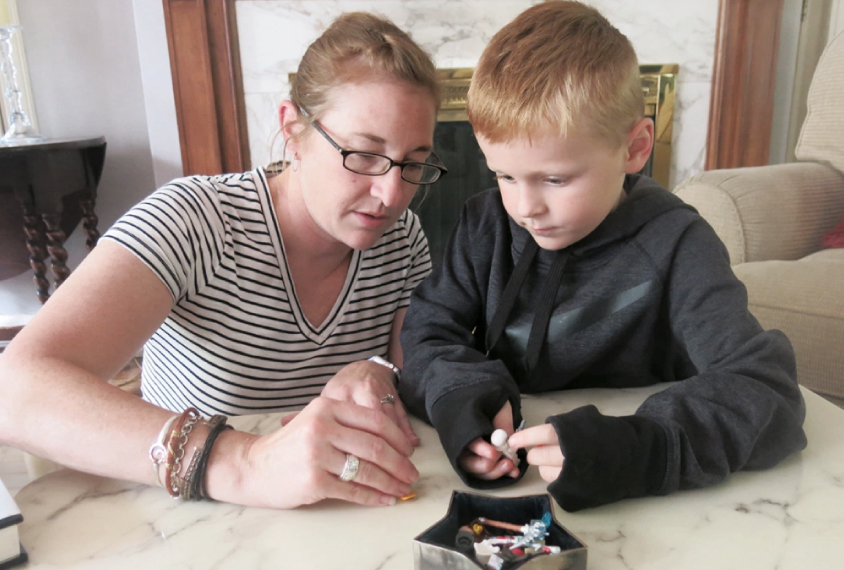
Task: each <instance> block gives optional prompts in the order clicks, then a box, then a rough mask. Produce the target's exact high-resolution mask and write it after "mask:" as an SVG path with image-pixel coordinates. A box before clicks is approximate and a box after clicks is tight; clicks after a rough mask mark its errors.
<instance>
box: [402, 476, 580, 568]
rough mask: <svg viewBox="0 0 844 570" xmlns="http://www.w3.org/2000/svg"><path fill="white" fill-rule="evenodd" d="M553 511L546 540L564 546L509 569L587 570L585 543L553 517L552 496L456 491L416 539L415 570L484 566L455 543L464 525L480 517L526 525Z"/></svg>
mask: <svg viewBox="0 0 844 570" xmlns="http://www.w3.org/2000/svg"><path fill="white" fill-rule="evenodd" d="M545 513H551V527H550V528H549V529H548V536H547V537H546V539H545V543H546V544H548V545H555V546H559V547H560V548H561V551H560V552H559V553H556V554H543V555H538V556H533V557H530V558H527V559H526V560H523V561H514V562H510V563H508V564H507V565H505V566H504V568H505V569H506V570H511V569H513V570H515V569H516V568H518V569H519V570H586V546H584V544H583V543H582V542H580V540H578V539H577V538H576V537H575V536H574V535H572V534H571V533H570V532H569V531H567V530H566V529H565V528H564V527H563V526H561V525H560V523H559V522H557V519H556V518H554V516H553V515H554V509H553V503H552V501H551V497H550V496H549V495H547V494H545V495H528V496H525V497H506V498H505V497H493V496H489V495H478V494H474V493H464V492H462V491H454V492H453V493H452V495H451V503H450V504H449V507H448V513H446V515H445V518H443V519H442V520H440V521H439V522H438V523H437V524H435V525H434V526H432V527H430V528H429V529H427V530H426V531H425V532H423V533H422V534H420V535H419V536H417V537H416V538H414V539H413V562H414V568H415V569H416V570H443V569H449V570H478V568H481V569H484V568H485V567H484V566H482V565H481V564H480V562H478V561H477V560H475V558H474V556H473V554H472V553H464V552H462V551H460V550H459V549H457V547H456V546H455V545H454V539H455V537H456V536H457V531H458V530H459V529H460V527H461V526H463V525H467V524H469V523H470V522H471V521H473V520H474V519H476V518H478V517H486V518H488V519H494V520H499V521H504V522H509V523H513V524H519V525H522V524H525V523H527V522H528V521H530V520H532V519H541V518H542V516H543V515H544V514H545Z"/></svg>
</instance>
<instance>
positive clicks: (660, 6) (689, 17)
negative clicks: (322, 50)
mask: <svg viewBox="0 0 844 570" xmlns="http://www.w3.org/2000/svg"><path fill="white" fill-rule="evenodd" d="M587 3H589V4H591V5H593V6H595V7H596V8H597V9H598V10H600V11H601V12H602V13H603V14H604V15H605V16H606V17H607V18H608V19H609V20H610V21H611V22H612V23H613V24H614V25H615V26H616V27H618V28H619V29H620V30H621V31H622V32H623V33H624V34H626V35H627V36H628V37H629V38H630V41H631V42H632V43H633V46H634V47H635V49H636V52H637V53H638V55H639V61H640V62H641V63H678V64H679V65H680V72H679V74H678V76H677V87H676V89H677V91H676V93H677V99H676V103H675V105H676V107H675V121H674V136H673V143H672V152H673V159H672V166H671V181H672V182H671V185H672V186H673V185H674V184H676V183H678V182H680V181H682V180H683V179H685V178H687V177H688V176H690V175H692V174H696V173H698V172H700V171H702V170H703V160H704V151H705V147H706V131H707V121H708V118H709V98H710V88H711V83H712V65H713V61H714V52H715V29H716V19H717V14H718V2H717V0H701V1H699V2H677V1H676V0H639V1H638V2H620V1H619V0H591V1H589V2H587ZM533 4H536V1H535V0H461V1H460V2H454V1H453V0H239V1H238V2H237V3H236V9H237V25H238V30H239V36H240V54H241V64H242V70H243V85H244V94H245V98H246V112H247V125H248V130H249V145H250V151H251V154H252V162H253V164H255V165H258V164H266V163H268V162H270V161H271V159H272V160H278V159H279V157H280V152H281V146H280V143H278V141H275V143H276V144H273V141H274V138H275V134H276V132H277V130H278V129H277V123H276V116H277V115H276V108H277V106H278V103H279V102H280V101H281V100H282V99H284V98H285V97H287V94H288V92H289V84H288V82H287V74H288V73H290V72H293V71H296V68H297V66H298V64H299V60H300V59H301V57H302V54H304V52H305V49H306V48H307V46H308V44H310V42H312V41H313V40H314V39H316V37H317V36H319V34H320V33H321V32H322V30H324V29H325V28H326V27H327V26H328V25H329V24H330V23H331V21H332V20H333V19H334V18H335V17H336V16H337V15H339V14H340V13H342V12H349V11H355V10H366V11H372V12H376V13H379V14H381V15H384V16H387V17H388V18H390V19H391V20H392V21H393V22H395V23H396V24H397V25H398V26H399V27H401V28H402V29H404V30H407V31H408V32H410V34H411V36H413V38H414V39H415V40H416V41H417V42H419V43H420V44H421V45H422V46H423V47H424V48H425V49H426V50H428V52H429V53H431V55H432V56H433V58H434V61H435V63H436V64H437V66H438V67H474V66H475V64H476V63H477V61H478V58H479V57H480V55H481V52H482V51H483V48H484V46H485V45H486V44H487V43H488V42H489V40H490V38H491V37H492V35H493V34H494V33H495V32H497V31H498V30H499V29H500V28H501V27H503V26H504V25H505V24H507V23H508V22H509V21H510V20H512V19H513V18H515V17H516V16H517V15H518V14H519V13H521V12H522V11H524V10H525V9H526V8H528V7H529V6H531V5H533Z"/></svg>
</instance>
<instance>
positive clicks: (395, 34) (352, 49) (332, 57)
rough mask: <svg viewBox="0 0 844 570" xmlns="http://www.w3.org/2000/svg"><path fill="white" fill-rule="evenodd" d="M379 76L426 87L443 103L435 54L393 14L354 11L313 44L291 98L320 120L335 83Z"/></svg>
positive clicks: (344, 16)
mask: <svg viewBox="0 0 844 570" xmlns="http://www.w3.org/2000/svg"><path fill="white" fill-rule="evenodd" d="M378 77H381V78H388V79H393V80H397V81H403V82H407V83H409V84H411V85H415V86H417V87H421V88H422V89H424V90H426V91H428V92H429V93H430V94H431V98H432V100H433V103H434V106H435V108H436V109H439V106H440V88H439V81H438V79H437V71H436V68H435V67H434V63H433V62H432V61H431V56H429V55H428V54H427V53H426V52H425V50H423V49H422V48H421V47H419V45H418V44H417V43H416V42H414V41H413V40H412V39H411V38H410V36H408V35H407V34H406V33H405V32H403V31H402V30H401V29H399V28H398V27H397V26H396V25H395V24H393V23H392V22H390V21H389V20H387V19H385V18H380V17H378V16H375V15H374V14H369V13H366V12H350V13H347V14H343V15H341V16H340V17H338V18H337V19H336V20H334V22H333V23H332V24H331V25H330V26H329V27H328V29H326V30H325V32H323V33H322V35H321V36H320V37H319V38H317V39H316V40H315V41H314V42H313V43H312V44H311V45H310V46H309V47H308V49H307V51H306V52H305V55H304V56H303V57H302V61H301V62H300V63H299V69H298V70H297V72H296V78H295V79H294V81H293V85H292V87H291V89H290V100H291V101H293V103H295V104H296V105H297V106H298V107H299V108H300V109H302V110H304V111H306V112H307V113H308V115H309V116H310V118H311V119H312V120H319V119H320V117H321V116H322V115H323V114H324V113H325V110H326V108H327V107H328V105H329V104H330V95H331V91H332V89H334V88H335V87H337V86H338V85H342V84H344V83H359V82H365V81H368V80H371V79H373V78H378Z"/></svg>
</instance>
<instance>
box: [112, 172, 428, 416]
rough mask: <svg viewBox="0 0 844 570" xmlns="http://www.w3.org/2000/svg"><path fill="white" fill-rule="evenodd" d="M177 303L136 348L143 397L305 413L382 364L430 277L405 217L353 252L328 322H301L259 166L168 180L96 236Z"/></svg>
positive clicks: (415, 226)
mask: <svg viewBox="0 0 844 570" xmlns="http://www.w3.org/2000/svg"><path fill="white" fill-rule="evenodd" d="M103 238H104V239H110V240H113V241H115V242H117V243H120V244H121V245H123V246H124V247H125V248H127V249H128V250H129V251H131V252H132V253H133V254H135V255H136V256H137V257H138V258H139V259H140V260H141V261H142V262H143V263H145V264H146V265H147V266H148V267H149V268H150V269H152V271H154V272H155V274H156V275H158V277H159V278H160V279H161V281H162V282H163V283H164V284H165V286H166V287H167V288H168V289H169V290H170V293H171V295H172V296H173V301H174V306H173V309H172V310H171V312H170V315H169V316H168V317H167V319H166V320H165V321H164V323H163V324H162V325H161V327H160V328H159V329H158V330H157V331H156V332H155V334H153V336H152V337H151V338H150V339H149V341H147V343H146V345H145V346H144V365H143V376H142V392H143V396H144V399H146V400H148V401H150V402H152V403H154V404H157V405H159V406H162V407H164V408H168V409H170V410H173V411H181V410H183V409H185V408H186V407H188V406H194V407H196V408H197V409H198V410H199V411H200V412H202V413H203V414H205V415H210V414H214V413H221V414H227V415H237V414H249V413H259V412H268V411H277V410H284V409H291V408H298V407H302V406H303V405H305V404H307V403H308V402H310V401H311V400H312V399H313V398H314V397H315V396H318V395H319V394H320V392H321V391H322V388H323V386H324V385H325V383H326V382H327V381H328V380H329V379H330V378H331V377H332V376H333V375H334V374H335V373H336V372H337V371H338V370H340V368H342V367H343V366H345V365H346V364H348V363H350V362H354V361H357V360H365V359H366V358H369V357H370V356H373V355H381V356H385V355H386V353H387V344H388V342H389V338H390V330H391V328H392V323H393V317H394V315H395V312H396V311H397V310H398V309H400V308H402V307H406V306H407V305H408V304H409V302H410V294H411V292H412V291H413V289H414V287H416V285H417V284H418V283H419V282H420V281H421V280H422V279H423V278H424V277H425V276H426V275H428V273H430V270H431V260H430V255H429V253H428V243H427V241H426V239H425V234H424V233H423V232H422V228H421V225H420V223H419V219H418V218H417V217H416V215H415V214H413V213H412V212H410V211H409V210H408V211H406V212H405V213H404V214H402V216H401V217H400V218H399V220H398V221H397V222H396V223H395V224H394V225H393V226H392V227H391V228H390V229H389V230H387V232H386V233H385V234H384V235H383V236H382V237H381V239H379V240H378V242H377V243H376V244H375V245H374V246H373V247H372V248H370V249H368V250H365V251H357V250H355V251H353V253H352V260H351V264H350V266H349V272H348V275H347V277H346V281H345V283H344V285H343V289H342V291H341V293H340V295H339V297H338V298H337V302H336V303H335V305H334V307H333V309H332V310H331V312H330V314H329V316H328V317H327V318H326V319H325V322H324V323H322V324H321V325H320V326H318V327H315V326H313V325H312V324H311V323H309V322H308V320H307V319H306V318H305V316H304V314H303V312H302V309H301V307H300V306H299V303H298V301H297V299H296V295H295V293H294V288H293V283H292V280H291V277H290V273H289V271H288V267H287V263H286V261H285V253H284V248H283V245H282V238H281V232H280V231H279V227H278V221H277V218H276V215H275V211H274V209H273V206H272V200H271V197H270V192H269V187H268V185H267V179H266V175H265V174H264V171H263V170H262V169H258V170H255V171H251V172H246V173H242V174H227V175H221V176H212V177H202V176H192V177H189V178H183V179H179V180H175V181H173V182H171V183H170V184H168V185H167V186H164V187H163V188H161V189H159V190H158V191H156V192H154V193H153V194H152V195H150V196H149V197H148V198H146V199H145V200H144V201H143V202H141V203H140V204H138V205H137V206H135V207H134V208H132V209H131V210H130V211H129V212H127V213H126V214H125V215H124V216H123V217H122V218H120V219H119V220H118V221H117V222H116V223H115V224H114V226H112V228H111V229H109V231H108V232H107V233H106V234H105V235H104V236H103Z"/></svg>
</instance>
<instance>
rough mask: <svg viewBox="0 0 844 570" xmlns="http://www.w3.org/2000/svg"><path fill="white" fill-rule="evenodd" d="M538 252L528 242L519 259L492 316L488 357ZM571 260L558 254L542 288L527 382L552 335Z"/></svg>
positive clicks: (527, 356)
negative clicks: (559, 293) (551, 325)
mask: <svg viewBox="0 0 844 570" xmlns="http://www.w3.org/2000/svg"><path fill="white" fill-rule="evenodd" d="M537 251H539V246H538V245H537V243H536V242H535V241H534V240H532V239H531V240H528V241H527V243H526V244H525V248H524V250H522V255H521V256H520V257H519V261H518V263H516V267H515V269H514V270H513V274H512V275H510V279H509V280H508V281H507V285H506V286H505V287H504V291H503V293H502V294H501V300H500V301H499V303H498V307H497V308H496V310H495V314H494V315H493V316H492V320H491V321H490V323H489V328H487V333H486V339H485V341H486V351H487V352H486V353H487V355H489V353H490V352H491V351H492V349H493V348H494V347H495V345H496V343H497V342H498V340H499V339H500V338H501V335H502V333H503V332H504V328H505V327H506V325H507V319H508V318H509V317H510V313H511V312H512V310H513V307H515V305H516V300H517V299H518V297H519V291H520V290H521V289H522V285H524V282H525V278H526V277H527V274H528V271H529V269H530V266H531V264H532V263H533V260H534V258H535V257H536V252H537ZM567 260H568V252H567V251H564V250H563V251H559V252H558V253H557V256H556V257H555V258H554V262H553V263H552V264H551V269H550V271H549V272H548V277H547V278H546V280H545V283H544V284H543V286H542V292H541V293H540V295H539V306H538V307H537V310H536V314H535V315H534V317H533V323H532V324H531V328H530V335H529V337H528V343H527V349H526V350H525V356H524V359H523V361H522V364H523V366H524V368H525V377H526V378H528V377H530V373H531V371H532V370H533V369H534V368H535V367H536V364H537V362H539V353H540V352H541V350H542V345H543V343H544V341H545V335H546V334H547V332H548V323H549V322H550V321H551V313H552V312H553V310H554V303H555V301H556V300H557V290H558V289H559V287H560V283H561V282H562V280H563V271H564V270H565V267H566V261H567Z"/></svg>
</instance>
